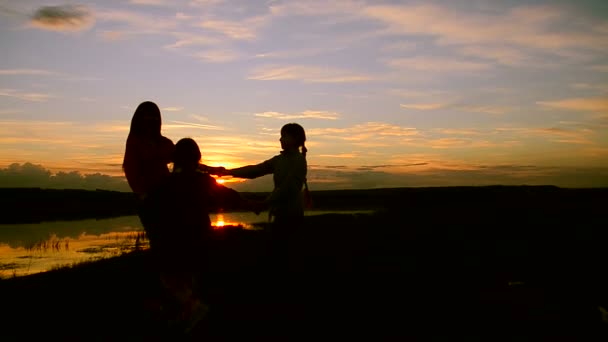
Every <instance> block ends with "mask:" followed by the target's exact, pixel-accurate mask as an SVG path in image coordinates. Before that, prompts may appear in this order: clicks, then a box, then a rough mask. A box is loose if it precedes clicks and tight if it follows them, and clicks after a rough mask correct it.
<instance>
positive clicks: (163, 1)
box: [129, 0, 175, 7]
mask: <svg viewBox="0 0 608 342" xmlns="http://www.w3.org/2000/svg"><path fill="white" fill-rule="evenodd" d="M129 3H130V4H134V5H146V6H161V7H169V6H172V5H175V2H174V1H167V0H129Z"/></svg>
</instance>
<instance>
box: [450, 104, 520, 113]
mask: <svg viewBox="0 0 608 342" xmlns="http://www.w3.org/2000/svg"><path fill="white" fill-rule="evenodd" d="M456 109H457V110H460V111H464V112H471V113H482V114H493V115H501V114H505V113H508V112H509V111H511V110H512V109H513V107H509V106H491V105H489V106H475V105H469V106H457V107H456Z"/></svg>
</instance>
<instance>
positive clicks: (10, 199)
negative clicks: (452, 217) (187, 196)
mask: <svg viewBox="0 0 608 342" xmlns="http://www.w3.org/2000/svg"><path fill="white" fill-rule="evenodd" d="M241 194H242V195H243V197H245V198H248V199H253V200H262V199H264V198H266V197H267V196H268V195H269V194H268V193H264V192H243V193H241ZM312 198H313V209H316V210H384V209H386V210H390V211H391V212H393V213H402V214H403V215H405V217H407V215H408V213H412V212H413V211H418V213H420V211H422V212H425V213H428V214H429V215H432V213H433V212H435V211H436V210H438V209H439V208H442V209H450V208H451V209H454V210H456V208H458V210H459V211H462V210H465V209H466V212H467V213H468V214H469V215H470V214H471V213H474V212H478V213H480V214H481V213H482V212H483V211H484V210H493V211H494V210H501V211H503V210H505V209H507V208H511V209H513V210H542V211H546V212H554V213H556V214H557V213H559V210H568V209H569V208H570V209H572V208H573V207H576V206H581V205H585V206H589V205H590V206H601V205H602V203H606V200H607V199H608V188H597V189H564V188H559V187H555V186H482V187H471V186H463V187H428V188H385V189H361V190H323V191H313V192H312ZM0 208H1V211H2V215H0V223H25V222H40V221H52V220H78V219H86V218H107V217H117V216H125V215H135V214H136V213H137V200H136V197H135V195H134V194H133V193H130V192H119V191H106V190H96V191H91V190H76V189H64V190H59V189H40V188H0ZM516 208H517V209H516ZM486 214H487V213H486ZM502 214H504V211H503V213H502ZM405 217H404V218H405Z"/></svg>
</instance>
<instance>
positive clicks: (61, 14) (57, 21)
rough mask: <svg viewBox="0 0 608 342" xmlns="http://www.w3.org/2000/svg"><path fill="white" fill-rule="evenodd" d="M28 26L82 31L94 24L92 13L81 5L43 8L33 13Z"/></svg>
mask: <svg viewBox="0 0 608 342" xmlns="http://www.w3.org/2000/svg"><path fill="white" fill-rule="evenodd" d="M30 24H31V25H32V26H34V27H37V28H41V29H44V30H53V31H82V30H86V29H89V28H90V27H91V26H93V25H94V24H95V18H94V16H93V13H92V12H91V11H90V10H89V9H88V8H87V7H85V6H82V5H61V6H44V7H40V8H39V9H37V10H36V12H34V14H33V15H32V17H31V21H30Z"/></svg>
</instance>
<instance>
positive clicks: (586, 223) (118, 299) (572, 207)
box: [0, 187, 608, 341]
mask: <svg viewBox="0 0 608 342" xmlns="http://www.w3.org/2000/svg"><path fill="white" fill-rule="evenodd" d="M607 195H608V191H607V189H591V190H566V189H557V188H553V187H534V188H530V187H509V188H503V187H489V188H450V189H434V190H433V189H427V190H426V191H417V192H416V191H413V192H412V193H411V196H409V197H396V198H393V199H391V200H390V201H387V202H386V203H385V204H384V206H385V208H386V210H384V211H380V212H378V213H376V214H373V215H324V216H316V217H308V218H307V222H306V223H307V225H306V229H305V230H304V231H303V232H300V233H298V234H296V235H295V236H294V239H293V241H291V242H288V241H285V245H286V246H288V247H287V248H286V249H287V250H288V251H289V253H288V255H287V256H285V255H283V256H280V257H277V256H276V255H273V254H272V253H271V252H270V250H269V249H268V248H267V244H266V242H267V241H266V236H265V233H264V232H260V231H242V230H239V229H227V230H222V231H217V232H216V236H215V237H214V241H215V246H214V248H213V250H212V251H211V255H213V258H212V260H211V263H210V265H208V266H205V268H204V269H203V273H204V276H205V279H206V281H205V283H204V287H203V292H204V294H205V297H206V298H207V304H208V305H209V307H210V311H209V313H208V315H207V316H206V318H205V319H203V320H202V321H201V322H200V324H199V325H197V326H196V327H195V328H194V330H193V331H192V332H191V334H190V335H189V336H187V337H183V336H181V337H183V338H186V339H189V340H201V341H203V340H213V341H215V340H269V339H272V340H295V339H308V340H326V339H330V338H331V339H334V340H335V339H338V340H346V339H349V340H350V339H355V338H356V339H357V340H361V339H363V340H374V341H375V340H386V339H390V340H395V339H397V340H404V339H405V340H436V339H437V338H442V339H446V338H447V339H449V340H453V339H456V338H458V337H463V336H468V337H476V338H480V339H483V340H487V341H495V340H533V341H538V340H547V341H549V340H550V341H555V340H571V341H581V340H590V341H603V340H608V323H606V322H605V320H606V318H605V317H604V318H603V317H602V310H601V309H600V308H601V307H603V308H605V309H608V281H607V279H608V277H606V271H607V267H606V261H607V260H608V259H607V254H606V248H605V246H606V240H605V238H604V237H605V236H606V235H608V234H605V232H606V229H607V228H606V226H608V225H606V216H605V213H604V212H605V207H606V203H607V201H606V199H607V198H608V197H607ZM156 283H157V282H156V277H155V273H154V270H153V267H152V263H151V262H150V257H149V254H148V253H147V251H141V252H134V253H132V254H128V255H125V256H122V257H119V258H115V259H109V260H103V261H99V262H95V263H91V264H85V265H80V266H77V267H74V268H72V269H63V270H58V271H52V272H47V273H43V274H38V275H32V276H27V277H22V278H15V279H4V280H1V281H0V308H1V309H0V310H1V312H2V315H3V317H2V318H1V320H0V331H1V332H2V336H15V337H16V338H18V339H20V340H31V339H33V338H34V337H40V338H58V339H62V340H66V339H67V340H83V341H89V340H131V341H133V340H176V339H178V338H180V336H176V335H171V333H169V332H167V331H165V329H163V326H164V325H163V322H161V321H159V320H158V318H157V316H156V315H155V311H154V310H152V309H150V308H149V306H148V304H149V303H150V301H151V299H154V296H155V293H156V292H155V285H156Z"/></svg>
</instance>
